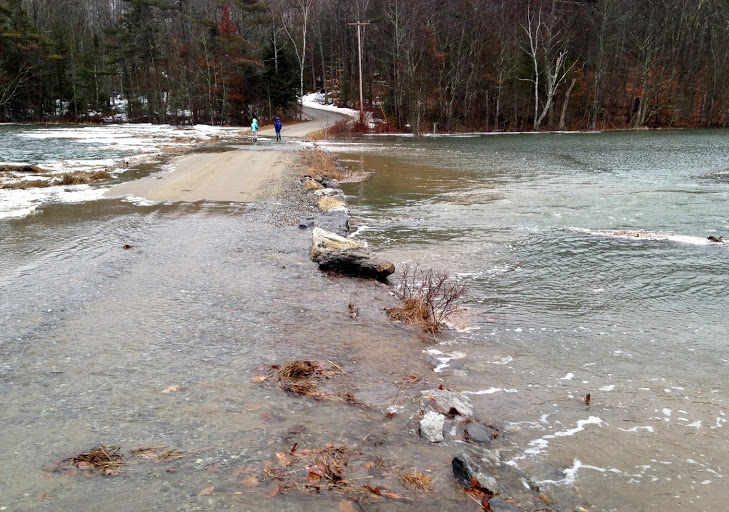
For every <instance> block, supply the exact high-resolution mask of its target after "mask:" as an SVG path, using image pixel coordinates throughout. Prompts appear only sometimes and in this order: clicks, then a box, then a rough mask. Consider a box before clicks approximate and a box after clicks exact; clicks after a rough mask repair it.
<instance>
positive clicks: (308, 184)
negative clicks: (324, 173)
mask: <svg viewBox="0 0 729 512" xmlns="http://www.w3.org/2000/svg"><path fill="white" fill-rule="evenodd" d="M304 188H305V189H306V190H319V189H321V188H324V187H323V186H322V184H321V183H319V182H317V181H315V180H312V179H311V178H309V179H307V180H306V181H304Z"/></svg>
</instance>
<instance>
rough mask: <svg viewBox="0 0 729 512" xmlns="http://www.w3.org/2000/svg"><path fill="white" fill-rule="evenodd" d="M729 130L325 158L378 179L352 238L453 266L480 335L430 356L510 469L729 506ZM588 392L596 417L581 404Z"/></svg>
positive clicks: (362, 146) (448, 342) (516, 139)
mask: <svg viewBox="0 0 729 512" xmlns="http://www.w3.org/2000/svg"><path fill="white" fill-rule="evenodd" d="M727 147H729V133H727V132H725V131H687V132H678V131H676V132H650V133H632V132H630V133H604V134H597V133H585V134H520V135H514V134H501V135H484V136H473V137H443V138H428V139H423V140H415V139H409V138H372V139H365V140H364V141H355V142H351V143H349V142H347V143H343V142H342V143H333V144H330V149H331V150H332V151H335V152H338V154H339V156H340V158H341V159H343V160H345V162H346V164H347V165H348V166H349V167H350V168H352V169H355V170H364V171H374V175H373V178H372V180H371V181H368V182H365V183H362V184H357V185H351V186H348V187H347V188H346V190H345V191H346V192H347V193H348V194H350V195H351V197H350V198H349V202H350V205H351V209H352V213H353V225H354V229H357V230H358V231H357V236H358V237H360V238H362V239H364V240H366V241H367V242H368V243H369V244H370V246H371V247H373V248H374V249H375V250H377V251H379V252H382V253H383V254H385V255H387V256H389V258H390V259H391V260H392V261H394V262H395V264H396V265H398V264H402V263H405V262H408V263H410V264H418V265H420V266H421V267H433V268H442V269H446V270H448V271H449V272H451V273H452V274H453V275H454V276H455V277H457V279H458V280H459V282H460V283H461V284H463V285H465V286H466V287H467V289H468V299H467V306H468V307H469V309H470V317H471V322H472V326H471V327H472V328H471V329H469V330H467V331H464V332H461V333H459V334H456V335H454V336H452V337H449V338H447V339H444V340H442V342H441V345H442V346H436V347H433V349H432V350H437V351H439V352H440V353H434V354H435V355H436V356H437V357H439V358H440V361H441V363H442V364H440V365H439V366H438V367H437V370H438V371H439V372H440V375H442V376H443V377H444V378H445V380H446V382H447V385H448V387H449V388H451V389H454V390H458V391H467V392H469V393H472V397H473V399H474V402H475V404H476V406H477V408H478V409H480V410H482V411H487V419H488V420H489V421H491V422H492V423H497V424H499V425H503V427H504V428H505V430H506V431H507V432H508V433H507V436H508V439H509V441H510V442H512V443H514V445H513V446H512V447H511V448H504V450H503V451H502V455H503V456H504V459H505V460H507V461H508V462H509V463H510V464H511V465H513V466H516V467H518V468H520V469H522V470H524V471H526V472H527V473H528V474H530V475H531V476H532V477H533V478H534V479H535V480H536V481H538V482H540V484H541V486H542V488H543V489H546V490H548V492H551V493H556V494H559V492H560V491H561V490H566V489H572V490H574V491H575V492H577V493H579V494H580V495H581V496H582V497H584V498H585V500H586V503H587V504H589V507H587V508H590V509H592V510H647V511H648V510H656V511H663V510H692V511H704V510H705V511H711V510H720V509H723V508H725V507H726V505H725V504H726V502H727V500H728V499H729V490H728V489H729V485H727V482H728V480H727V478H729V435H728V434H727V414H729V403H728V399H729V390H728V389H727V377H729V352H728V351H727V318H729V293H727V290H728V289H729V273H728V272H727V268H729V245H728V244H726V243H712V242H710V241H709V240H708V239H707V237H708V236H716V237H720V236H722V235H724V236H725V237H726V238H729V237H727V236H726V235H729V207H728V206H727V205H728V204H729V179H728V178H729V170H728V169H729V154H728V153H727V150H726V148H727ZM588 394H590V398H591V401H590V405H589V407H587V406H586V404H585V399H586V395H588Z"/></svg>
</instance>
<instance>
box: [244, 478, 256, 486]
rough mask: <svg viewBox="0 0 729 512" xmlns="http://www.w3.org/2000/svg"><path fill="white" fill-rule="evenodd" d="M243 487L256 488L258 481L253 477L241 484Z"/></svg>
mask: <svg viewBox="0 0 729 512" xmlns="http://www.w3.org/2000/svg"><path fill="white" fill-rule="evenodd" d="M241 483H242V484H243V485H244V486H245V487H258V479H257V478H256V477H255V476H252V477H250V478H246V479H245V480H243V482H241Z"/></svg>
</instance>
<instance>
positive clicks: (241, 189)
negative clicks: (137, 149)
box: [106, 108, 347, 201]
mask: <svg viewBox="0 0 729 512" xmlns="http://www.w3.org/2000/svg"><path fill="white" fill-rule="evenodd" d="M304 113H305V115H306V116H307V117H309V118H310V119H311V120H310V121H306V122H303V123H299V124H295V125H291V126H284V128H283V130H282V137H283V140H282V141H281V142H278V143H277V142H276V141H275V132H274V130H273V128H270V129H265V130H261V131H259V132H258V141H257V142H256V143H255V144H254V145H253V146H250V147H246V148H245V149H239V150H236V151H226V152H222V153H193V154H189V155H185V156H181V157H179V158H175V159H174V160H173V161H172V165H173V170H172V171H168V172H164V173H155V174H153V175H151V176H148V177H146V178H142V179H139V180H134V181H129V182H126V183H122V184H120V185H117V186H115V187H113V188H112V189H111V190H109V192H107V193H106V196H107V197H125V196H133V197H141V198H145V199H150V200H153V201H200V200H209V201H255V200H261V199H266V198H269V197H274V196H275V195H276V194H277V193H278V192H279V191H280V189H281V187H283V185H284V184H283V181H284V180H280V179H279V178H281V177H282V176H283V175H284V174H285V173H286V172H288V171H290V169H291V168H292V167H293V166H294V165H295V162H296V152H295V151H294V150H293V149H295V148H294V147H292V144H290V143H292V142H296V141H298V140H301V139H303V138H304V137H305V136H306V135H307V134H309V133H311V132H313V131H316V130H320V129H323V128H326V127H327V126H331V125H333V124H334V123H336V122H337V121H339V120H341V119H346V118H347V116H346V115H343V114H340V113H337V112H329V111H325V110H319V109H312V108H304Z"/></svg>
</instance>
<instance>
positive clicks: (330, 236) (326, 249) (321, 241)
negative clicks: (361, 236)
mask: <svg viewBox="0 0 729 512" xmlns="http://www.w3.org/2000/svg"><path fill="white" fill-rule="evenodd" d="M311 243H312V245H311V258H312V259H313V260H314V261H316V262H318V261H319V259H320V258H321V257H322V256H323V255H324V254H329V253H340V252H349V251H359V252H361V253H364V252H365V247H364V245H362V244H361V243H360V242H358V241H357V240H353V239H351V238H345V237H343V236H341V235H338V234H336V233H332V232H331V231H327V230H324V229H322V228H319V227H316V226H314V229H313V231H312V233H311Z"/></svg>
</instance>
